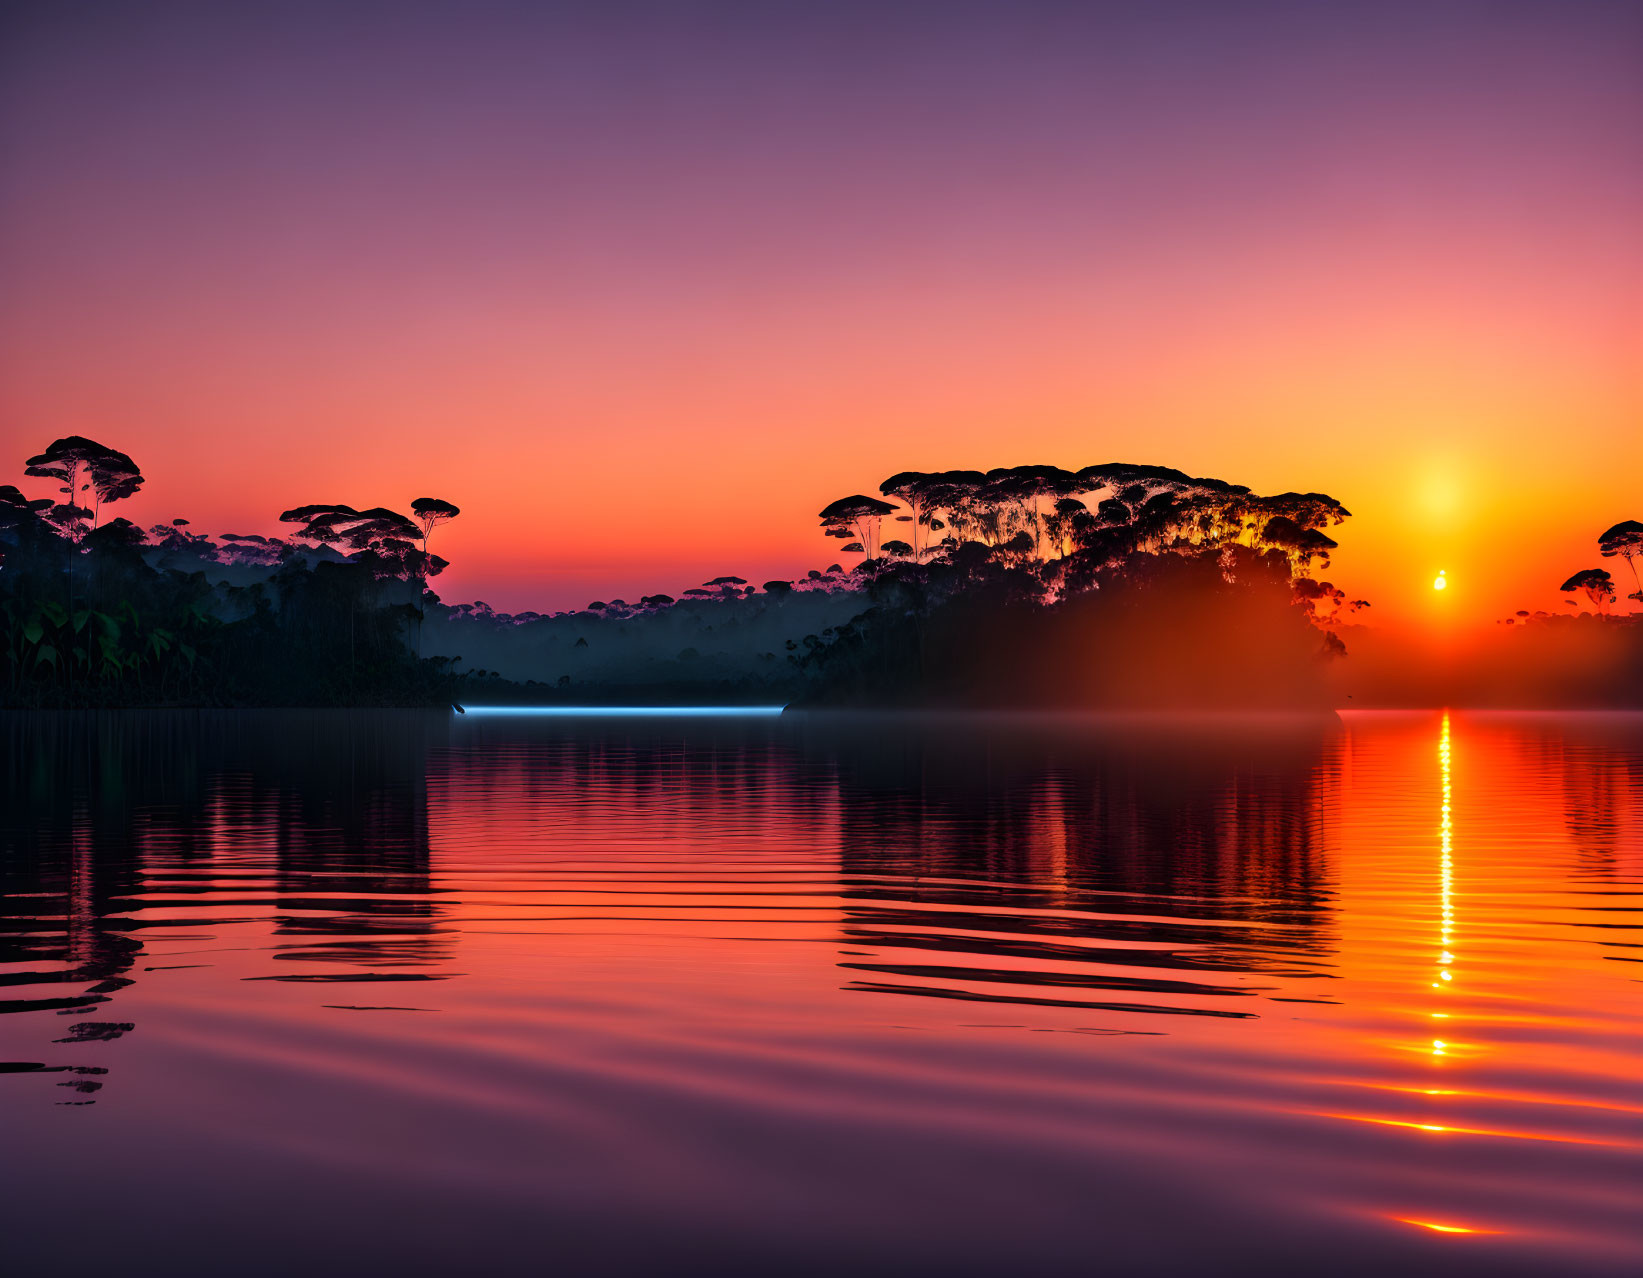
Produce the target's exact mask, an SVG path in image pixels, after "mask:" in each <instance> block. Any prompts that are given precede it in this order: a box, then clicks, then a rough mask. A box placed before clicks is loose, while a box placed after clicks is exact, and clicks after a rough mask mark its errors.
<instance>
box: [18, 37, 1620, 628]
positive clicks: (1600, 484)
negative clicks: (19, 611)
mask: <svg viewBox="0 0 1643 1278" xmlns="http://www.w3.org/2000/svg"><path fill="white" fill-rule="evenodd" d="M412 8H413V9H414V11H415V15H416V16H415V18H414V20H413V19H410V18H407V19H405V20H403V21H396V20H391V19H386V18H385V19H383V20H382V23H381V25H373V24H372V23H371V22H367V21H365V20H364V19H361V20H360V21H358V22H356V23H353V24H341V25H327V24H326V23H325V21H324V15H323V11H322V10H321V9H318V8H316V9H313V10H312V11H310V10H308V9H307V8H306V6H303V5H295V6H288V7H286V8H285V9H282V10H281V11H280V14H279V15H278V16H276V15H275V13H274V10H272V9H270V11H269V13H268V14H266V15H265V14H262V13H261V12H260V10H259V9H258V7H257V6H251V7H249V8H248V9H246V10H245V11H244V12H243V13H241V14H238V15H222V14H213V13H212V11H211V9H210V7H204V8H197V7H192V6H175V7H174V6H170V5H157V6H156V7H155V8H154V9H153V10H152V11H151V12H150V13H147V14H145V15H129V14H128V15H124V16H123V17H121V18H120V20H119V22H120V23H123V24H124V26H123V27H122V26H120V25H118V24H117V23H116V22H115V21H114V19H112V18H107V17H106V16H105V18H103V19H101V20H100V24H99V25H91V24H88V23H87V22H86V21H85V20H84V19H80V18H75V17H74V16H73V15H62V14H54V13H52V11H51V7H46V8H42V9H41V10H40V11H39V12H38V13H35V14H32V15H31V16H30V17H29V18H27V19H25V20H21V21H18V22H16V23H15V24H14V25H15V29H14V30H13V31H11V32H10V34H11V35H12V37H13V38H12V39H11V40H10V41H8V44H9V46H10V48H11V53H10V54H9V62H10V65H9V68H8V70H9V74H8V76H7V81H8V86H7V88H6V89H5V90H4V94H5V99H4V102H3V103H0V106H3V108H4V110H3V111H0V119H3V123H0V154H4V155H5V157H6V168H7V170H8V173H9V181H8V199H7V201H6V203H5V207H4V212H0V270H3V271H4V274H5V277H6V278H7V279H8V281H9V282H10V283H9V286H8V288H7V289H6V291H5V293H4V296H3V297H0V423H3V424H0V435H3V441H4V445H5V449H4V452H5V456H6V457H7V458H9V459H10V460H9V461H7V462H6V469H5V473H3V474H0V482H10V481H12V480H16V479H19V478H20V472H21V462H22V459H23V457H24V456H26V455H27V454H28V453H31V452H34V451H37V450H38V449H40V448H43V447H44V446H45V444H46V443H47V442H49V441H50V439H51V438H53V437H55V436H57V435H62V434H67V433H70V432H77V433H85V434H89V435H92V436H94V437H96V438H99V439H101V440H103V441H105V442H107V443H111V444H114V445H116V446H118V447H120V448H123V449H125V450H126V451H128V452H130V453H131V454H132V455H133V456H134V457H135V458H136V459H137V461H138V462H139V463H140V464H141V466H142V467H143V469H144V471H145V472H146V473H147V475H148V476H149V483H148V486H147V488H146V489H145V490H144V492H143V493H142V495H141V496H140V497H139V498H137V499H134V500H132V501H130V502H128V503H126V504H125V505H124V507H122V508H121V510H120V512H119V513H122V514H125V515H127V516H128V517H130V518H132V519H134V520H137V521H139V522H142V523H145V524H146V523H150V522H154V521H157V520H160V519H163V518H169V517H171V516H173V515H183V516H186V517H188V518H190V519H192V520H193V521H194V523H195V525H196V527H197V528H199V529H201V530H204V531H211V532H221V531H233V532H275V531H279V529H278V525H277V524H276V523H275V517H276V515H277V513H278V511H279V510H280V509H281V508H283V507H286V506H290V505H295V504H298V503H303V502H312V501H345V502H349V503H352V504H355V505H360V506H364V505H374V504H386V505H391V506H398V507H402V508H403V507H404V506H405V505H407V504H408V503H409V501H410V499H411V498H413V497H417V496H422V495H433V496H440V497H444V498H446V499H448V500H451V501H454V502H456V503H458V504H459V505H461V506H462V507H463V509H464V513H463V515H462V517H461V518H460V519H459V520H458V521H456V522H455V523H454V524H452V525H450V526H448V527H446V528H444V529H442V530H441V531H440V533H439V534H438V542H437V543H436V545H437V548H438V549H439V550H440V551H441V552H442V553H443V554H445V555H447V556H448V557H449V558H450V559H451V560H452V567H451V569H450V570H449V571H448V573H447V574H446V575H445V577H443V578H442V579H441V580H440V582H439V583H438V585H439V588H440V590H441V592H442V593H443V594H444V595H445V597H446V598H447V599H449V600H452V601H456V600H464V599H473V598H482V599H485V600H487V601H489V602H490V603H491V604H493V605H494V606H496V607H498V608H507V609H523V608H529V607H536V608H549V607H567V606H577V605H581V604H584V603H586V602H587V601H588V600H589V599H594V598H606V599H608V598H612V597H616V596H621V597H626V598H630V599H631V598H634V597H636V596H637V595H639V594H641V593H647V592H651V591H658V590H664V591H669V592H673V593H676V592H677V591H678V590H679V589H681V588H683V587H685V586H689V585H692V584H695V583H697V582H699V581H701V580H703V579H705V578H706V577H709V576H713V575H717V574H719V573H723V572H734V573H739V574H741V575H743V576H746V577H748V578H750V579H753V580H755V581H758V580H763V579H764V578H766V577H770V576H784V577H785V576H792V575H794V574H796V573H799V572H802V571H803V570H805V569H807V568H810V567H822V566H825V564H826V563H827V562H828V559H829V557H830V555H831V554H832V553H833V552H832V550H831V543H828V542H826V541H825V540H824V539H823V538H821V537H820V535H819V532H818V530H817V529H816V527H815V518H814V516H815V512H816V511H817V510H819V509H820V507H821V506H822V505H823V504H824V503H825V502H827V501H829V500H831V499H832V498H834V497H837V496H840V495H843V494H845V493H849V492H855V491H873V489H874V488H875V486H876V484H877V482H878V481H879V480H881V479H883V478H884V477H885V476H887V475H888V474H890V473H892V472H894V471H897V470H902V469H908V468H918V469H941V468H947V467H958V466H963V467H978V468H988V467H992V466H998V465H1014V464H1020V463H1025V462H1041V461H1042V462H1053V463H1057V464H1061V465H1064V466H1068V467H1077V466H1081V465H1085V464H1088V463H1092V462H1102V461H1110V460H1126V461H1129V460H1133V461H1145V462H1157V463H1162V464H1166V465H1171V466H1176V467H1180V468H1182V469H1185V470H1187V471H1191V472H1194V473H1201V474H1209V475H1214V476H1217V477H1221V478H1225V479H1228V480H1231V481H1234V482H1240V483H1245V484H1249V485H1251V486H1252V487H1254V488H1255V489H1257V490H1258V491H1279V490H1284V489H1292V488H1293V489H1320V490H1323V491H1327V492H1329V493H1331V494H1333V495H1334V496H1336V497H1338V498H1339V499H1340V500H1342V501H1343V502H1345V504H1346V505H1347V506H1348V507H1350V508H1351V509H1352V510H1353V511H1354V512H1355V518H1354V519H1353V520H1352V521H1351V523H1350V524H1348V525H1347V526H1346V527H1345V528H1344V529H1342V530H1340V531H1339V532H1338V534H1337V536H1338V538H1339V540H1340V542H1341V551H1340V553H1339V556H1338V559H1337V564H1336V567H1335V570H1334V571H1333V572H1332V574H1331V576H1332V577H1333V578H1334V579H1335V580H1336V581H1337V583H1338V584H1340V585H1342V586H1344V587H1345V588H1346V589H1347V590H1348V591H1349V592H1350V593H1351V594H1353V595H1354V596H1358V595H1361V596H1365V597H1367V598H1369V599H1371V600H1372V601H1373V603H1374V614H1373V615H1374V616H1375V617H1376V619H1377V620H1379V621H1382V622H1385V621H1387V620H1392V621H1395V622H1410V621H1417V620H1418V621H1430V620H1434V619H1439V618H1443V617H1449V618H1458V619H1463V620H1493V619H1494V618H1495V617H1498V616H1501V615H1504V614H1505V613H1507V612H1509V611H1510V610H1512V609H1514V608H1516V607H1520V606H1527V607H1556V606H1558V604H1559V601H1560V596H1558V594H1557V592H1556V589H1555V587H1556V585H1557V583H1558V582H1560V581H1561V580H1562V579H1563V578H1564V577H1565V576H1567V575H1568V574H1569V573H1570V572H1572V571H1574V570H1575V569H1577V568H1582V567H1587V566H1592V565H1595V564H1597V563H1599V562H1600V561H1599V560H1598V558H1597V555H1596V552H1595V548H1594V546H1593V540H1594V538H1595V536H1596V534H1597V533H1598V532H1599V531H1600V530H1601V529H1602V528H1604V527H1606V526H1608V525H1609V524H1610V523H1613V522H1615V521H1617V520H1620V519H1623V518H1643V491H1640V484H1639V477H1640V476H1643V429H1639V422H1640V417H1643V414H1640V410H1643V373H1640V369H1643V361H1640V359H1639V356H1640V355H1643V341H1640V338H1643V307H1640V305H1639V299H1640V298H1643V236H1640V235H1639V234H1638V227H1639V226H1643V146H1640V145H1639V142H1640V140H1643V139H1640V134H1643V124H1640V123H1639V122H1640V121H1643V80H1640V78H1639V77H1638V76H1637V75H1636V67H1637V65H1639V58H1640V55H1643V19H1640V18H1638V17H1637V16H1636V15H1635V14H1629V13H1628V12H1627V10H1626V7H1625V6H1607V5H1592V6H1580V5H1574V6H1551V5H1547V6H1536V5H1524V6H1521V7H1520V8H1519V7H1512V6H1508V7H1507V8H1509V9H1511V12H1512V14H1513V15H1515V16H1514V17H1511V18H1510V19H1508V18H1507V17H1504V16H1500V14H1497V17H1496V19H1492V20H1485V19H1483V18H1480V17H1478V16H1477V15H1478V13H1481V12H1482V10H1477V11H1476V12H1474V11H1473V10H1474V7H1472V6H1464V5H1457V6H1454V7H1453V13H1450V7H1449V6H1436V7H1432V6H1425V7H1422V6H1411V7H1410V9H1409V11H1408V13H1406V14H1404V13H1401V11H1400V14H1401V16H1400V17H1399V20H1398V21H1394V20H1393V19H1392V18H1390V17H1388V18H1386V19H1385V20H1384V21H1383V20H1380V19H1377V20H1375V21H1374V22H1373V23H1370V24H1369V25H1368V26H1364V25H1362V23H1369V19H1363V20H1362V23H1360V24H1359V25H1356V26H1355V25H1353V24H1352V22H1348V21H1346V20H1344V19H1343V20H1342V21H1340V22H1338V23H1337V22H1331V21H1327V20H1324V19H1322V18H1318V17H1312V18H1306V17H1302V16H1298V15H1296V14H1293V13H1289V12H1287V10H1285V9H1284V7H1283V6H1274V7H1273V8H1272V11H1271V12H1270V13H1268V12H1266V10H1265V6H1253V7H1252V9H1251V12H1250V15H1248V17H1247V20H1242V21H1239V22H1237V23H1232V22H1231V21H1230V20H1229V19H1226V18H1225V17H1223V16H1218V15H1217V12H1216V10H1215V7H1214V6H1207V7H1204V8H1203V9H1202V10H1199V9H1197V8H1195V7H1194V6H1184V12H1185V11H1190V13H1189V14H1188V17H1186V18H1183V19H1182V21H1181V22H1179V23H1176V24H1173V25H1170V24H1150V23H1147V22H1144V21H1143V20H1140V19H1137V20H1136V21H1135V22H1134V23H1131V24H1129V25H1124V24H1122V23H1120V24H1118V25H1113V23H1114V22H1115V21H1116V20H1110V19H1102V20H1101V23H1104V24H1106V25H1101V23H1096V22H1095V19H1093V18H1092V19H1090V20H1089V22H1090V23H1091V24H1094V25H1082V23H1083V20H1082V19H1077V18H1073V17H1069V16H1067V15H1064V14H1051V13H1050V12H1049V10H1048V9H1046V11H1045V12H1044V13H1042V14H1040V13H1037V12H1036V11H1034V12H1033V13H1030V14H1029V13H1027V12H1026V11H1025V10H1023V11H1021V14H1019V15H1018V16H1017V17H1016V18H1015V19H1011V18H1009V16H1008V14H1007V13H1005V12H1004V11H1002V10H1001V11H1000V13H999V14H998V15H981V14H980V11H979V10H978V14H977V15H972V16H971V17H970V18H967V19H965V21H964V22H958V21H956V20H955V23H954V25H953V27H952V29H951V30H945V29H944V30H943V31H942V32H941V33H939V34H938V35H932V34H931V33H930V32H928V31H923V32H915V31H911V30H910V29H909V30H903V29H902V28H901V27H899V26H896V25H895V24H889V25H886V26H883V27H874V28H872V29H870V30H866V29H865V28H864V31H865V33H864V31H855V30H854V29H853V28H850V25H849V24H850V23H851V22H859V23H866V22H867V21H868V19H867V18H865V17H863V16H862V14H865V13H866V12H867V10H865V9H864V10H863V11H862V14H854V16H852V12H847V11H846V10H841V11H840V13H839V14H836V15H832V16H813V17H811V18H806V19H799V18H793V19H791V21H789V22H786V23H785V25H784V22H783V21H778V20H776V19H775V18H773V17H772V18H768V19H763V20H760V21H759V22H757V23H754V22H749V23H748V24H747V28H746V29H738V30H736V31H734V32H732V33H729V34H726V33H725V32H724V31H721V30H717V29H713V30H708V29H705V28H704V29H698V28H696V27H690V28H688V29H685V28H683V27H681V28H680V29H677V30H675V29H670V28H666V24H663V23H660V22H658V23H655V24H652V25H651V26H649V27H646V28H643V29H628V28H623V27H619V26H616V25H612V26H609V27H606V26H601V25H600V24H599V23H598V22H597V21H594V20H592V19H589V20H587V21H584V22H579V23H560V24H559V25H558V26H553V27H551V28H550V27H549V26H546V25H540V26H539V25H533V23H534V22H536V20H535V19H532V18H530V17H528V16H526V15H523V14H520V13H518V12H516V11H514V10H512V9H507V10H506V11H504V10H503V9H502V8H498V9H496V10H495V11H494V12H493V11H492V9H491V7H490V6H486V5H480V6H477V7H470V9H469V10H468V14H469V16H467V17H463V16H462V11H460V10H458V9H456V8H454V7H453V8H446V7H444V6H440V5H426V6H421V5H418V6H413V7H412ZM1397 8H1398V6H1393V9H1397ZM1436 9H1441V10H1443V14H1442V15H1439V16H1433V12H1435V10H1436ZM1257 10H1259V11H1260V12H1259V13H1257V12H1256V11H1257ZM1428 10H1432V11H1433V12H1428ZM406 12H407V13H410V12H411V10H407V11H406ZM1501 13H1504V10H1502V11H1501ZM475 15H477V16H475ZM978 15H979V16H978ZM784 21H785V20H784ZM1358 21H1359V20H1357V19H1354V20H1353V22H1358ZM541 22H542V23H544V24H545V23H547V22H548V20H547V19H546V18H543V19H541ZM804 23H812V24H817V23H819V24H822V25H821V26H819V27H817V26H805V25H803V24H804ZM77 24H78V25H77ZM829 24H831V25H829ZM989 24H992V25H989ZM1000 24H1002V25H1000ZM853 36H859V37H860V38H859V39H857V38H852V37H853ZM915 37H917V38H915ZM35 488H38V485H37V484H36V485H33V486H32V487H31V488H30V491H34V489H35ZM1605 566H1610V567H1611V568H1613V567H1615V565H1613V564H1606V565H1605ZM1439 568H1444V569H1447V571H1448V575H1449V579H1450V582H1451V588H1450V589H1449V590H1448V591H1447V592H1445V593H1444V594H1443V595H1442V596H1437V595H1435V594H1434V592H1433V591H1432V590H1431V588H1430V583H1431V579H1432V577H1433V576H1434V575H1435V574H1436V572H1437V570H1438V569H1439ZM1623 572H1624V569H1623V568H1619V569H1617V575H1619V573H1623Z"/></svg>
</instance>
